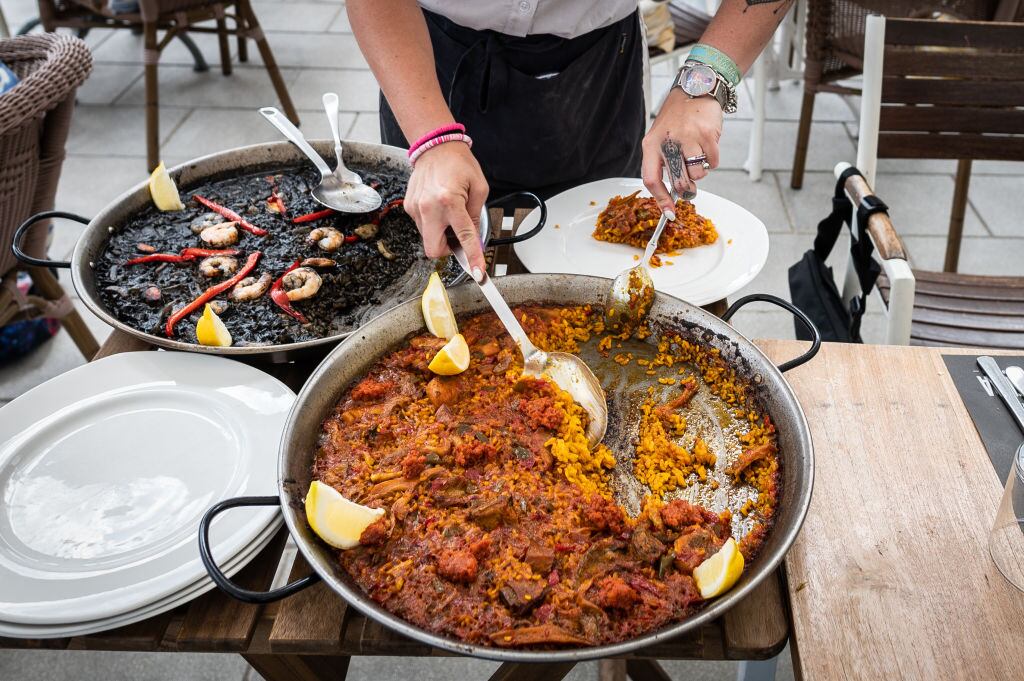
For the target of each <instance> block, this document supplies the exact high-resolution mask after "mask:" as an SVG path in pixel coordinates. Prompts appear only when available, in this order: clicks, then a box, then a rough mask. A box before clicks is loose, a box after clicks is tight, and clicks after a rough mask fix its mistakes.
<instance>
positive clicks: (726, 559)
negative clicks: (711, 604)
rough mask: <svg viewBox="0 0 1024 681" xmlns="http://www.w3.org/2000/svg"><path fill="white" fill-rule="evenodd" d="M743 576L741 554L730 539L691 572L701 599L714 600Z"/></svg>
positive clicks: (734, 542)
mask: <svg viewBox="0 0 1024 681" xmlns="http://www.w3.org/2000/svg"><path fill="white" fill-rule="evenodd" d="M741 574H743V554H742V553H740V549H739V547H738V546H737V545H736V540H734V539H733V538H732V537H730V538H729V541H727V542H725V545H724V546H723V547H722V548H720V549H719V550H718V553H716V554H715V555H713V556H711V557H710V558H708V559H707V560H705V561H704V562H703V563H701V564H700V565H698V566H697V567H696V568H694V570H693V579H694V581H696V582H697V588H698V589H699V590H700V595H701V597H702V598H714V597H715V596H718V595H721V594H723V593H725V592H726V591H728V590H729V589H731V588H732V586H733V584H735V583H736V580H738V579H739V578H740V575H741Z"/></svg>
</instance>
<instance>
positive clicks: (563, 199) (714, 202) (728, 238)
mask: <svg viewBox="0 0 1024 681" xmlns="http://www.w3.org/2000/svg"><path fill="white" fill-rule="evenodd" d="M547 208H548V226H549V227H548V229H547V230H545V231H544V232H542V233H541V234H539V235H538V236H537V237H536V238H534V239H531V240H529V241H524V242H522V243H519V244H516V246H515V252H516V255H517V256H518V257H519V259H520V260H521V261H522V263H523V265H524V266H525V267H526V269H528V270H529V271H530V272H536V273H566V274H588V275H592V276H601V277H612V276H615V274H616V273H618V272H621V271H623V270H625V269H627V268H630V267H633V266H635V265H636V264H637V262H639V260H640V258H641V257H642V255H643V250H644V248H645V247H646V245H647V240H648V239H649V238H650V237H651V234H653V233H654V228H655V226H656V225H657V223H658V218H659V217H661V211H660V210H659V208H658V205H657V203H656V202H655V200H654V199H653V198H651V195H650V193H649V192H647V190H646V189H644V186H643V182H642V181H641V180H640V179H638V178H628V177H618V178H609V179H605V180H597V181H595V182H590V183H587V184H584V185H580V186H579V187H574V188H572V189H569V190H567V191H565V192H562V193H561V194H558V195H557V196H554V197H552V198H551V199H550V200H548V202H547ZM539 218H540V212H539V211H533V212H532V213H530V214H529V215H528V216H527V217H526V219H525V220H523V222H522V224H521V225H520V227H519V232H522V233H525V232H527V231H529V230H530V229H531V228H532V227H533V226H535V225H536V223H537V220H538V219H539ZM767 260H768V230H767V229H766V228H765V225H764V223H763V222H762V221H761V220H760V219H758V218H757V216H755V215H754V214H753V213H751V212H750V211H748V210H746V209H745V208H743V207H741V206H739V205H737V204H735V203H733V202H732V201H729V200H728V199H725V198H722V197H721V196H718V195H716V194H712V193H710V192H706V191H703V190H700V191H698V193H697V198H695V199H694V200H693V201H683V200H679V201H677V202H676V219H675V220H674V221H672V222H669V223H668V224H667V225H666V227H665V232H664V234H663V235H662V238H661V241H660V243H659V246H658V249H657V251H656V252H655V256H654V257H653V258H652V259H651V266H652V273H653V274H652V278H653V279H654V286H655V288H656V289H657V290H658V291H661V292H662V293H668V294H670V295H673V296H676V297H678V298H682V299H683V300H685V301H687V302H688V303H691V304H693V305H707V304H709V303H713V302H715V301H717V300H722V299H725V298H727V297H728V296H730V295H732V294H734V293H736V292H737V291H738V290H740V289H741V288H743V287H744V286H746V285H747V284H749V283H750V282H751V281H752V280H753V279H754V277H756V276H757V275H758V273H759V272H760V271H761V268H762V267H764V264H765V262H766V261H767Z"/></svg>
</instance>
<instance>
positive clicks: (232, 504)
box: [199, 497, 320, 604]
mask: <svg viewBox="0 0 1024 681" xmlns="http://www.w3.org/2000/svg"><path fill="white" fill-rule="evenodd" d="M280 503H281V500H280V499H279V498H278V497H235V498H234V499H225V500H224V501H221V502H220V503H217V504H215V505H214V506H212V507H211V508H210V510H209V511H207V512H206V514H205V515H204V516H203V519H202V520H201V521H200V522H199V558H200V559H201V560H202V561H203V566H204V567H205V568H206V571H207V572H208V573H209V574H210V579H212V580H213V582H214V584H216V585H217V586H219V587H220V588H221V590H222V591H224V592H225V593H226V594H227V595H229V596H231V597H232V598H235V599H237V600H239V601H242V602H243V603H257V604H260V603H272V602H274V601H279V600H281V599H282V598H285V597H287V596H291V595H292V594H295V593H298V592H299V591H302V590H303V589H305V588H306V587H308V586H313V585H314V584H316V583H317V582H319V581H320V575H318V574H317V573H315V572H314V573H311V574H309V575H307V576H305V577H303V578H302V579H297V580H295V581H294V582H292V583H291V584H285V585H284V586H282V587H281V588H279V589H271V590H270V591H252V590H250V589H243V588H242V587H240V586H238V585H237V584H235V583H234V582H232V581H231V580H230V579H229V578H228V576H227V575H225V574H224V573H223V572H221V569H220V568H219V567H217V563H216V562H215V561H214V560H213V551H212V550H211V549H210V525H211V524H212V523H213V519H214V518H215V517H216V516H217V515H219V514H221V513H222V512H224V511H227V510H228V509H231V508H238V507H240V506H278V505H280Z"/></svg>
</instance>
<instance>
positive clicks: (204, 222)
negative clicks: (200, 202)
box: [191, 213, 225, 234]
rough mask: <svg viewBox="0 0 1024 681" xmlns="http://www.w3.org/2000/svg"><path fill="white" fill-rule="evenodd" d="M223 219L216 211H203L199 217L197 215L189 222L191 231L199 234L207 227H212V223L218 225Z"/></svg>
mask: <svg viewBox="0 0 1024 681" xmlns="http://www.w3.org/2000/svg"><path fill="white" fill-rule="evenodd" d="M224 221H225V220H224V218H222V217H221V216H220V215H218V214H217V213H203V214H202V215H200V216H199V217H197V218H196V219H195V220H193V221H192V224H191V227H192V233H193V234H200V233H202V231H203V230H204V229H206V228H207V227H213V226H214V225H219V224H220V223H222V222H224Z"/></svg>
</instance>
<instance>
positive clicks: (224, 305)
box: [210, 299, 229, 316]
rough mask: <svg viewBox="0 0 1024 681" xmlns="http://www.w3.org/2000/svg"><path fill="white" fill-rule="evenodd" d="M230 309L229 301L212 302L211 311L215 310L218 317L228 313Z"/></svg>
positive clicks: (215, 300)
mask: <svg viewBox="0 0 1024 681" xmlns="http://www.w3.org/2000/svg"><path fill="white" fill-rule="evenodd" d="M228 307H229V304H228V301H226V300H217V299H214V300H211V301H210V309H211V310H213V313H214V314H215V315H217V316H220V315H222V314H224V313H225V312H227V311H228Z"/></svg>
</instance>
